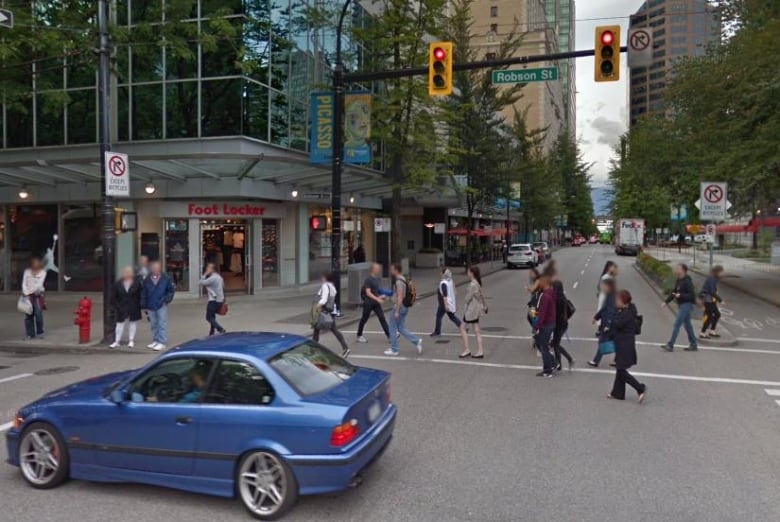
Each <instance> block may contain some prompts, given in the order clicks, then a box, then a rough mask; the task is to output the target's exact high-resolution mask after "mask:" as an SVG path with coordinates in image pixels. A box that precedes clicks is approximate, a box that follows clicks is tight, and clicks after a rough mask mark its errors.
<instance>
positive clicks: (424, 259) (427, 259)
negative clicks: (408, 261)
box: [416, 252, 444, 268]
mask: <svg viewBox="0 0 780 522" xmlns="http://www.w3.org/2000/svg"><path fill="white" fill-rule="evenodd" d="M416 266H417V268H439V267H442V266H444V254H443V253H441V252H437V253H435V254H425V253H423V252H417V256H416Z"/></svg>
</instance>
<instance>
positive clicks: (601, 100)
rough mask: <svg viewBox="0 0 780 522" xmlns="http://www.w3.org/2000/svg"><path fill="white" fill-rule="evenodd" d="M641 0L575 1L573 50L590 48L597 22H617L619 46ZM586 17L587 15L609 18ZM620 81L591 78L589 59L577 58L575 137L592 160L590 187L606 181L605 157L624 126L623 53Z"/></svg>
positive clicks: (585, 154) (624, 87) (608, 157)
mask: <svg viewBox="0 0 780 522" xmlns="http://www.w3.org/2000/svg"><path fill="white" fill-rule="evenodd" d="M641 5H642V0H577V2H576V9H577V11H576V13H577V14H576V18H577V26H576V29H575V31H576V41H577V47H576V48H577V49H578V50H579V49H593V46H594V38H595V36H594V34H595V28H596V26H598V25H613V24H620V26H621V28H622V30H621V35H620V37H621V39H622V42H621V45H625V44H626V33H627V32H628V18H625V17H627V16H628V15H630V14H632V13H633V12H635V11H636V10H637V9H639V6H641ZM610 17H616V18H614V19H606V20H587V19H589V18H610ZM620 67H621V71H620V81H618V82H602V83H596V82H594V81H593V58H578V59H577V137H578V138H579V140H580V146H581V149H582V152H583V155H584V157H585V161H587V162H589V163H593V166H592V167H591V170H590V172H591V174H592V176H593V180H592V184H593V186H603V185H604V184H605V183H606V181H607V171H608V170H609V160H610V159H611V158H613V157H614V146H615V145H616V144H617V143H618V142H619V141H620V135H621V134H623V133H624V132H625V131H626V128H627V125H628V116H627V115H628V110H627V106H626V105H627V97H626V94H627V92H628V90H627V87H626V85H627V70H626V60H625V55H623V56H621V60H620Z"/></svg>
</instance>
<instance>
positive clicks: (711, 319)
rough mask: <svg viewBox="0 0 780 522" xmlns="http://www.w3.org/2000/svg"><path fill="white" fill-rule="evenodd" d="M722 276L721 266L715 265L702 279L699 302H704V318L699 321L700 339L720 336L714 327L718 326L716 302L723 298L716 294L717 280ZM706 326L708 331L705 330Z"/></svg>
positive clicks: (718, 312)
mask: <svg viewBox="0 0 780 522" xmlns="http://www.w3.org/2000/svg"><path fill="white" fill-rule="evenodd" d="M722 276H723V267H722V266H720V265H715V266H714V267H712V271H711V272H710V276H709V277H708V278H707V280H706V281H704V286H702V287H701V292H699V297H700V298H701V302H702V303H704V320H703V321H702V323H701V333H700V334H699V337H701V338H702V339H707V338H709V337H720V334H719V333H718V331H717V330H716V328H717V327H718V321H719V320H720V310H719V309H718V303H722V302H723V299H721V297H720V295H718V281H720V278H721V277H722ZM708 328H709V331H707V329H708Z"/></svg>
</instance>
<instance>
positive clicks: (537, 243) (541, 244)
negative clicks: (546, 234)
mask: <svg viewBox="0 0 780 522" xmlns="http://www.w3.org/2000/svg"><path fill="white" fill-rule="evenodd" d="M531 246H532V247H534V248H535V249H539V248H541V249H542V251H543V252H544V258H545V259H550V258H551V257H552V252H551V251H550V245H549V244H548V243H547V241H535V242H534V243H531Z"/></svg>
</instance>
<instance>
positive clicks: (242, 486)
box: [236, 450, 298, 520]
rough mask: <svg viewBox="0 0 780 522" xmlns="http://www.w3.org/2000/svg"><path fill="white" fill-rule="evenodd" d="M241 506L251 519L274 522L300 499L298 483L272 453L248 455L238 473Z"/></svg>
mask: <svg viewBox="0 0 780 522" xmlns="http://www.w3.org/2000/svg"><path fill="white" fill-rule="evenodd" d="M236 485H237V489H238V495H239V497H240V498H241V502H242V503H243V504H244V507H246V509H247V511H249V513H250V514H252V516H254V517H255V518H258V519H260V520H275V519H277V518H279V517H280V516H282V515H283V514H284V513H285V512H286V511H288V510H289V509H290V508H291V507H292V506H293V504H295V500H296V499H297V498H298V483H297V481H296V480H295V475H293V473H292V470H290V467H289V466H288V465H287V464H286V463H285V462H284V460H282V458H281V457H279V456H278V455H276V454H275V453H272V452H270V451H264V450H258V451H253V452H250V453H247V454H246V455H244V457H243V458H242V459H241V461H240V462H239V464H238V469H237V471H236Z"/></svg>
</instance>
